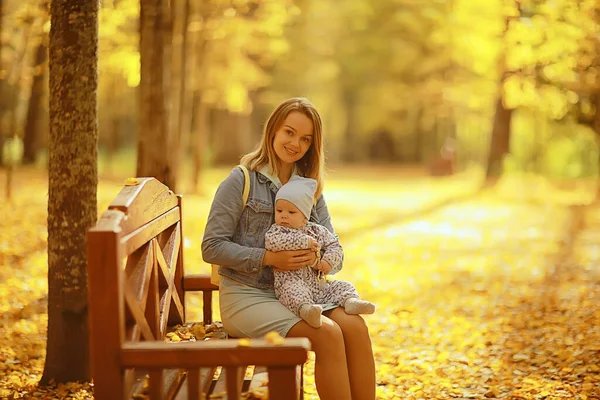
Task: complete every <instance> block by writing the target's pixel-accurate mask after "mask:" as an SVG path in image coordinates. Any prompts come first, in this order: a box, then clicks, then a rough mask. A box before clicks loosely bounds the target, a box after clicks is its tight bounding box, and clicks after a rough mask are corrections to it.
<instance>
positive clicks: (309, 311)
mask: <svg viewBox="0 0 600 400" xmlns="http://www.w3.org/2000/svg"><path fill="white" fill-rule="evenodd" d="M322 312H323V307H321V306H320V305H318V304H304V305H303V306H302V307H300V318H302V319H303V320H305V321H306V322H308V324H309V325H310V326H312V327H313V328H320V327H321V313H322Z"/></svg>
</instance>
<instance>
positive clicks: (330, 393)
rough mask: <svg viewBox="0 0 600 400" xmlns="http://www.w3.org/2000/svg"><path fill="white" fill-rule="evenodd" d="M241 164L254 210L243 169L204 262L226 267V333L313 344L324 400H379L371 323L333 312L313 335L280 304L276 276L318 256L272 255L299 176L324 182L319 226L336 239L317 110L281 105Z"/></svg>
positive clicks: (212, 216)
mask: <svg viewBox="0 0 600 400" xmlns="http://www.w3.org/2000/svg"><path fill="white" fill-rule="evenodd" d="M241 164H242V165H244V166H246V167H247V168H248V170H249V171H250V194H249V197H248V201H247V203H246V207H244V208H243V209H242V190H243V187H244V176H243V173H242V171H241V170H240V169H239V168H235V169H234V170H233V171H232V172H231V173H230V174H229V176H228V177H227V178H226V179H225V180H224V181H223V182H222V183H221V185H220V186H219V188H218V189H217V192H216V194H215V198H214V200H213V204H212V206H211V209H210V213H209V216H208V221H207V224H206V229H205V231H204V239H203V241H202V257H203V259H204V261H206V262H207V263H210V264H218V265H220V266H221V267H220V268H219V275H221V286H220V290H219V295H220V297H219V300H220V307H221V319H222V320H223V326H224V328H225V330H226V331H227V332H228V333H229V334H230V335H231V336H234V337H262V336H264V335H265V334H266V333H267V332H269V331H276V332H279V334H280V335H281V336H287V337H306V338H308V339H310V341H311V343H312V349H313V350H314V352H315V354H316V362H315V382H316V385H317V392H318V393H319V397H320V398H321V399H322V400H329V399H335V400H346V399H348V400H349V399H353V400H363V399H365V400H367V399H368V400H373V399H375V361H374V359H373V350H372V347H371V339H370V337H369V331H368V329H367V326H366V324H365V322H364V320H363V319H362V318H361V317H360V316H358V315H349V314H346V313H345V312H344V310H343V309H342V308H340V307H337V306H335V305H325V306H324V307H323V310H324V312H323V322H322V326H321V327H320V328H313V327H311V326H310V325H308V324H307V323H306V322H305V321H303V320H301V319H300V318H299V317H297V316H296V315H295V314H294V313H292V312H291V311H290V310H288V309H287V308H286V307H285V306H284V305H283V304H281V303H280V302H279V301H278V300H277V298H276V297H275V292H274V290H273V268H275V269H276V270H278V271H293V270H297V269H299V268H302V267H304V266H306V265H313V264H314V262H315V260H316V254H315V253H313V252H311V251H310V250H309V249H306V250H297V251H279V252H270V251H266V250H265V248H264V247H265V233H266V231H267V230H268V228H269V227H270V226H271V225H272V224H273V222H274V217H273V215H274V214H273V204H274V200H275V194H276V193H277V190H278V189H279V187H281V185H282V184H285V183H286V182H287V181H288V180H289V179H290V177H291V176H292V175H294V174H297V175H300V176H304V177H308V178H312V179H315V180H316V181H317V183H318V184H317V190H316V194H315V198H317V199H318V200H317V203H316V206H315V207H313V210H312V212H311V221H313V222H316V223H318V224H321V225H323V226H325V227H326V228H327V229H329V230H330V231H331V232H333V226H332V224H331V217H330V215H329V211H328V209H327V205H326V203H325V199H324V198H323V196H322V191H323V171H324V166H325V165H324V164H325V157H324V151H323V138H322V125H321V117H320V116H319V113H318V112H317V110H316V109H315V107H314V106H313V105H312V104H311V103H310V102H309V101H308V100H306V99H304V98H292V99H288V100H286V101H284V102H283V103H281V104H280V105H279V106H278V107H277V108H276V109H275V111H273V113H272V114H271V116H270V117H269V119H268V121H267V124H266V127H265V129H264V132H263V136H262V140H261V143H260V144H259V146H258V147H257V149H256V150H254V151H253V152H251V153H249V154H247V155H245V156H244V157H242V160H241ZM340 268H341V265H340V267H338V270H339V269H340ZM335 272H337V271H335V270H333V271H332V273H335Z"/></svg>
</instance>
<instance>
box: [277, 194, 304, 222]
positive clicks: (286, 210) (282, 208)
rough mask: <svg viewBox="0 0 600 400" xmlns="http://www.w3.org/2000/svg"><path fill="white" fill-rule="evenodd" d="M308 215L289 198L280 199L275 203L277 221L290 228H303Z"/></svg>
mask: <svg viewBox="0 0 600 400" xmlns="http://www.w3.org/2000/svg"><path fill="white" fill-rule="evenodd" d="M305 222H306V217H305V216H304V214H302V212H301V211H300V210H299V209H298V207H296V206H295V205H293V204H292V203H290V202H289V201H287V200H284V199H279V200H277V203H275V223H276V224H277V225H282V226H287V227H290V228H296V229H298V228H302V226H303V225H304V223H305Z"/></svg>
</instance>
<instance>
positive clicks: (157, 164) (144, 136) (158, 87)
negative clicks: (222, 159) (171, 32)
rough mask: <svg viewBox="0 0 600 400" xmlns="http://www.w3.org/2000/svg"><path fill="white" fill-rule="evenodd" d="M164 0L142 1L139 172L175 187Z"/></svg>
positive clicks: (174, 188)
mask: <svg viewBox="0 0 600 400" xmlns="http://www.w3.org/2000/svg"><path fill="white" fill-rule="evenodd" d="M162 4H163V1H162V0H141V3H140V63H141V81H140V97H141V99H140V115H139V138H138V161H137V176H140V177H142V176H144V177H146V176H151V177H155V178H156V179H158V180H159V181H161V182H162V183H164V184H165V185H167V186H168V187H169V188H171V189H172V190H176V187H175V185H176V176H175V175H174V173H173V168H172V161H173V154H172V151H171V147H170V146H169V135H168V121H169V119H168V115H167V110H166V106H165V96H166V94H167V93H168V92H167V89H166V87H165V71H166V69H165V51H164V50H165V41H164V37H163V31H164V25H165V23H166V21H165V17H164V15H163V13H164V9H163V7H162Z"/></svg>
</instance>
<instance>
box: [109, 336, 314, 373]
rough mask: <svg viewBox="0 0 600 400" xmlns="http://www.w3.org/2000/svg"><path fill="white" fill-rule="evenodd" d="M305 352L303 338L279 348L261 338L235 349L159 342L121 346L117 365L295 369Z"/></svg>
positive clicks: (223, 344)
mask: <svg viewBox="0 0 600 400" xmlns="http://www.w3.org/2000/svg"><path fill="white" fill-rule="evenodd" d="M309 350H310V341H309V340H308V339H306V338H291V339H285V341H284V343H283V344H281V345H272V344H269V343H268V342H267V341H265V340H263V339H252V340H250V346H248V347H246V346H244V347H239V346H238V341H237V340H209V341H203V342H193V343H173V344H170V345H165V344H164V343H160V342H140V343H125V344H124V345H123V346H122V350H121V363H122V365H123V366H124V367H125V368H134V367H143V368H144V367H145V368H159V367H165V368H188V369H189V368H197V367H210V366H218V365H222V366H224V367H228V366H240V365H263V366H267V367H270V366H296V365H300V364H304V363H305V362H306V360H307V358H308V351H309Z"/></svg>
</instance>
